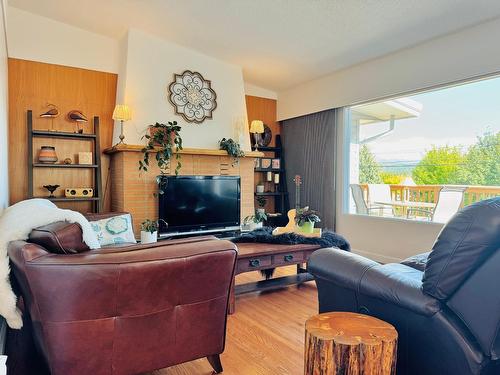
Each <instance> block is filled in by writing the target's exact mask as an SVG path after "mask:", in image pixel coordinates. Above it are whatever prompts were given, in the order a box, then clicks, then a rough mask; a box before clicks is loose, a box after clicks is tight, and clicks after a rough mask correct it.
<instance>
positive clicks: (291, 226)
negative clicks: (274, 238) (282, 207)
mask: <svg viewBox="0 0 500 375" xmlns="http://www.w3.org/2000/svg"><path fill="white" fill-rule="evenodd" d="M293 182H295V208H292V209H291V210H288V212H287V214H286V215H287V216H288V224H287V225H286V226H284V227H277V228H276V229H274V230H273V234H281V233H288V232H295V227H296V224H295V217H296V216H297V211H298V210H300V185H302V177H300V176H299V175H296V176H295V177H294V178H293Z"/></svg>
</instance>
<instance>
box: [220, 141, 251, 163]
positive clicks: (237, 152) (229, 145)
mask: <svg viewBox="0 0 500 375" xmlns="http://www.w3.org/2000/svg"><path fill="white" fill-rule="evenodd" d="M219 150H224V151H226V152H227V154H228V155H229V156H231V157H232V158H233V166H234V165H235V164H238V162H239V158H241V157H243V156H245V153H244V152H243V150H242V149H241V146H240V144H239V143H238V142H236V141H235V140H234V139H231V138H228V139H226V138H222V139H221V140H220V141H219Z"/></svg>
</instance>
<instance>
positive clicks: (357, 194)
mask: <svg viewBox="0 0 500 375" xmlns="http://www.w3.org/2000/svg"><path fill="white" fill-rule="evenodd" d="M386 186H387V188H389V186H388V185H386ZM368 189H370V185H368ZM351 193H352V197H353V199H354V204H355V205H356V213H357V214H360V215H370V214H371V212H373V211H376V212H377V213H378V215H379V216H382V214H383V213H384V212H386V211H387V210H390V214H391V216H392V209H390V208H387V207H385V206H381V205H374V204H371V205H370V206H369V205H368V204H367V203H366V201H365V197H364V194H363V189H361V186H360V185H359V184H351ZM375 195H376V194H375ZM376 196H377V195H376ZM389 196H390V190H389ZM377 199H378V198H377ZM380 199H381V200H382V198H380ZM383 201H384V202H390V201H391V200H390V198H389V199H383ZM381 212H382V214H381Z"/></svg>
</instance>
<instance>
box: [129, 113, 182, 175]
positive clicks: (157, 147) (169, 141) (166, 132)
mask: <svg viewBox="0 0 500 375" xmlns="http://www.w3.org/2000/svg"><path fill="white" fill-rule="evenodd" d="M148 130H149V134H145V135H144V136H143V137H142V139H146V140H147V142H146V146H145V147H144V148H143V149H142V150H141V152H142V153H143V154H144V155H143V159H142V160H140V161H139V170H140V171H141V170H142V171H145V172H147V171H148V168H149V155H150V154H151V152H156V156H155V159H156V164H157V165H158V168H160V172H161V173H162V174H164V173H165V171H166V169H167V168H168V167H169V163H170V159H172V157H173V156H174V154H175V159H176V160H177V166H176V167H175V175H176V176H177V175H178V174H179V170H180V169H181V167H182V164H181V162H180V157H181V156H180V154H179V151H180V150H182V137H181V136H180V131H181V127H180V126H179V125H177V121H172V122H170V121H169V122H168V124H160V123H158V122H157V123H156V124H154V125H149V126H148Z"/></svg>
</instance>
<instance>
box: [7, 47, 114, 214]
mask: <svg viewBox="0 0 500 375" xmlns="http://www.w3.org/2000/svg"><path fill="white" fill-rule="evenodd" d="M103 58H105V57H104V56H103ZM117 78H118V76H117V75H116V74H112V73H105V72H98V71H92V70H86V69H79V68H72V67H67V66H61V65H54V64H45V63H40V62H34V61H27V60H19V59H9V186H10V203H11V204H13V203H16V202H18V201H20V200H23V199H25V198H27V194H28V174H27V173H28V171H27V157H28V150H27V125H26V111H27V110H28V109H31V110H33V128H34V129H45V130H46V129H50V128H51V127H52V121H53V127H54V128H55V129H56V130H60V131H71V132H72V131H74V130H75V125H74V123H73V122H70V121H68V120H67V119H66V114H67V113H68V112H69V111H70V110H73V109H77V110H81V111H82V112H83V113H84V114H85V115H86V116H87V117H88V119H89V123H88V124H86V125H85V128H84V129H85V131H86V132H90V131H92V125H91V121H92V118H93V117H94V116H99V118H100V138H101V142H100V146H101V150H103V149H105V148H107V147H110V146H111V145H112V144H111V143H112V138H113V120H112V118H111V116H112V113H113V108H114V105H115V101H116V82H117ZM47 103H52V104H54V105H56V106H57V107H58V108H59V111H60V115H59V117H58V118H56V119H54V120H51V119H43V118H40V117H39V115H40V113H42V112H43V111H44V109H45V108H46V105H47ZM69 142H71V143H69ZM42 143H43V145H53V146H55V147H56V152H57V154H58V156H59V159H60V160H62V159H64V158H65V157H71V158H72V159H73V161H75V158H74V156H73V157H72V155H73V152H72V151H71V150H70V146H69V145H70V144H72V145H74V148H75V152H78V151H86V150H89V147H91V143H90V142H89V141H88V140H82V141H66V142H64V144H63V143H62V142H61V141H60V140H54V139H49V138H44V139H40V138H38V139H37V138H35V142H34V154H35V155H36V154H37V150H38V149H39V146H41V145H42ZM89 151H90V150H89ZM101 163H102V188H103V191H102V194H101V195H102V196H104V192H105V191H104V190H105V187H106V183H107V182H108V184H107V185H108V192H107V195H106V197H105V200H104V204H103V209H104V210H105V211H108V210H110V208H111V199H110V197H111V181H108V172H109V156H108V155H102V157H101ZM34 180H35V181H34V185H35V186H34V187H35V188H34V194H35V195H38V196H45V195H46V193H45V192H44V190H41V188H40V186H39V185H44V184H47V183H57V184H59V185H61V187H65V186H75V184H78V185H93V181H92V174H91V173H86V172H84V171H83V170H76V169H75V170H71V169H64V170H58V171H55V170H53V169H49V168H44V169H43V170H40V169H37V170H36V171H35V172H34ZM78 185H77V186H78ZM58 192H59V195H61V194H62V188H60V190H58ZM61 206H63V205H61ZM64 207H65V208H72V209H76V210H79V211H88V209H89V208H90V205H89V204H88V203H72V202H70V203H69V205H68V204H65V205H64Z"/></svg>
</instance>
